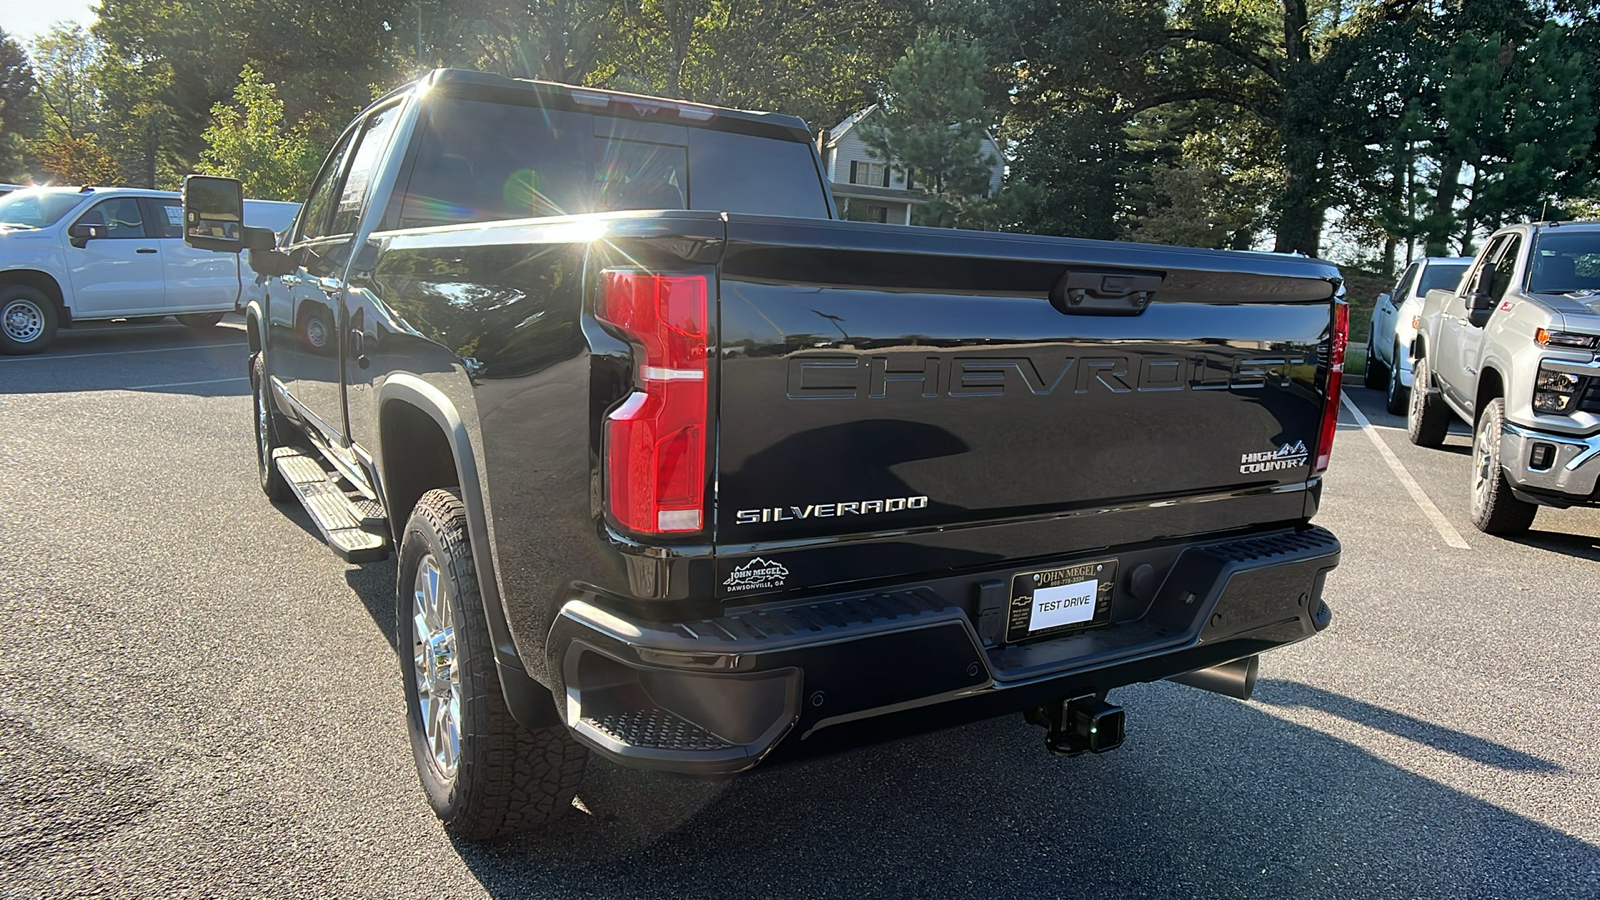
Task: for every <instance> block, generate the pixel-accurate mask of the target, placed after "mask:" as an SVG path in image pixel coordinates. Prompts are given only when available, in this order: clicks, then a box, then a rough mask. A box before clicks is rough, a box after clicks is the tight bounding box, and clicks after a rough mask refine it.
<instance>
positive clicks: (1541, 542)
mask: <svg viewBox="0 0 1600 900" xmlns="http://www.w3.org/2000/svg"><path fill="white" fill-rule="evenodd" d="M1505 540H1508V541H1512V542H1514V543H1518V544H1522V545H1523V546H1525V547H1534V548H1536V549H1539V550H1548V551H1550V552H1551V553H1560V554H1563V555H1565V556H1575V557H1578V558H1579V559H1590V560H1594V561H1596V562H1600V537H1595V536H1593V535H1588V534H1562V533H1559V532H1554V531H1528V532H1524V533H1523V534H1512V535H1506V536H1505Z"/></svg>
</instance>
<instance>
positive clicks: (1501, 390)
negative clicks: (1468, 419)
mask: <svg viewBox="0 0 1600 900" xmlns="http://www.w3.org/2000/svg"><path fill="white" fill-rule="evenodd" d="M1505 395H1506V380H1505V375H1504V374H1503V373H1502V372H1501V371H1500V368H1499V366H1495V365H1486V366H1484V367H1483V369H1482V371H1480V372H1479V373H1478V389H1477V391H1476V392H1475V393H1474V394H1473V397H1472V422H1473V424H1474V425H1476V424H1477V422H1478V417H1479V416H1481V415H1483V408H1484V407H1485V406H1487V405H1488V403H1489V401H1490V400H1493V399H1495V398H1496V397H1504V396H1505Z"/></svg>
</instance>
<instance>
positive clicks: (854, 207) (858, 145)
mask: <svg viewBox="0 0 1600 900" xmlns="http://www.w3.org/2000/svg"><path fill="white" fill-rule="evenodd" d="M877 112H878V106H877V104H873V105H872V106H869V107H867V108H866V109H863V110H860V111H859V112H855V113H852V114H851V115H850V116H848V117H847V118H845V120H844V121H843V122H840V123H839V124H837V125H835V126H833V127H832V128H830V129H828V131H827V132H826V133H825V134H823V135H822V147H821V148H820V149H821V151H822V165H823V170H824V171H825V172H826V173H827V176H828V181H829V182H831V186H832V188H833V198H834V202H835V203H837V204H838V206H839V215H840V216H841V217H843V218H846V219H852V220H854V221H857V222H883V223H886V224H891V225H910V224H911V208H912V207H913V206H918V205H920V204H923V203H926V202H928V196H927V195H926V194H924V193H923V192H922V191H920V190H918V189H917V187H916V185H915V184H914V183H908V181H907V179H906V173H905V172H903V171H900V170H897V169H896V168H895V166H894V165H893V162H894V161H893V160H883V159H878V158H876V157H874V156H873V153H872V151H871V150H870V149H868V147H867V143H866V141H865V140H864V138H865V135H864V133H863V131H862V129H861V127H860V126H861V123H862V122H864V121H866V120H867V119H868V118H870V117H871V116H873V115H875V114H876V113H877ZM983 149H984V151H985V152H987V153H988V154H989V156H990V158H991V159H993V160H994V165H993V169H994V171H993V172H992V173H991V175H990V177H989V194H990V195H991V196H992V195H993V194H995V193H997V192H998V191H999V190H1000V182H1001V179H1003V178H1004V177H1005V161H1004V160H1005V156H1004V155H1003V154H1002V153H1001V152H1000V145H999V144H997V143H996V142H995V139H994V137H993V136H992V135H989V134H985V135H984V136H983Z"/></svg>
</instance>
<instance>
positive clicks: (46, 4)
mask: <svg viewBox="0 0 1600 900" xmlns="http://www.w3.org/2000/svg"><path fill="white" fill-rule="evenodd" d="M94 5H96V0H0V28H4V29H5V31H6V34H9V35H11V36H12V37H14V38H16V39H17V40H18V41H21V42H22V43H23V44H24V45H26V44H27V43H28V42H29V41H31V40H33V39H34V38H36V37H38V36H39V35H41V34H44V33H45V32H46V31H49V30H50V26H52V25H54V24H55V23H57V22H77V23H78V24H80V25H88V24H90V23H91V22H93V21H94V13H93V12H90V10H89V7H91V6H94Z"/></svg>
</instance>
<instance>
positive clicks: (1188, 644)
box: [547, 528, 1339, 774]
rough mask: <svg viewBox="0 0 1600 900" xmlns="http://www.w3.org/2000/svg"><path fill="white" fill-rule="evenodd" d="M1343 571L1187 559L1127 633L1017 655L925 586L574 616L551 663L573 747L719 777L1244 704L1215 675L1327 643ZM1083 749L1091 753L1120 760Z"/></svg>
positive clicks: (1248, 673)
mask: <svg viewBox="0 0 1600 900" xmlns="http://www.w3.org/2000/svg"><path fill="white" fill-rule="evenodd" d="M1338 559H1339V543H1338V541H1337V540H1336V539H1334V537H1333V536H1332V535H1331V534H1329V533H1328V532H1326V531H1323V530H1321V529H1316V528H1313V529H1308V530H1301V531H1289V530H1285V531H1283V532H1277V533H1273V534H1269V535H1265V536H1260V535H1258V536H1254V537H1251V538H1246V539H1240V540H1234V541H1226V542H1213V543H1210V544H1206V545H1202V546H1196V547H1190V548H1187V549H1185V550H1183V551H1182V552H1181V553H1180V554H1179V555H1178V558H1177V560H1176V562H1175V563H1174V564H1173V565H1171V567H1170V569H1169V570H1168V572H1167V575H1166V577H1165V580H1164V583H1162V585H1161V588H1160V590H1159V591H1157V592H1156V593H1155V596H1154V598H1153V599H1152V600H1151V602H1150V603H1149V604H1148V607H1147V608H1146V609H1145V610H1144V611H1143V614H1142V615H1139V616H1138V617H1137V618H1130V619H1126V620H1122V621H1113V622H1112V623H1111V624H1109V625H1106V626H1102V627H1100V628H1098V629H1095V630H1093V631H1087V632H1083V633H1079V634H1073V635H1068V636H1066V637H1062V638H1054V637H1046V638H1043V639H1039V640H1035V641H1030V642H1028V643H1025V644H1016V645H1001V646H996V647H985V646H984V642H983V641H982V640H981V639H980V638H979V635H978V632H977V630H976V629H975V627H974V622H976V621H979V616H978V610H977V609H976V606H975V605H974V604H973V603H970V602H967V601H965V600H963V599H961V598H955V597H950V596H946V594H947V593H950V592H949V591H946V592H944V593H941V592H940V591H938V590H935V589H933V588H932V587H929V586H925V585H922V586H917V587H912V588H908V589H904V590H896V591H886V592H875V593H870V594H858V595H849V596H841V597H832V598H827V599H823V600H813V601H808V602H802V603H795V602H790V603H787V604H772V605H765V606H758V607H749V608H746V609H743V610H740V611H737V612H732V613H729V614H727V615H723V616H717V617H713V618H706V619H698V620H693V621H682V622H656V621H648V620H644V619H638V618H634V617H631V616H626V615H622V614H619V613H618V612H617V611H615V610H614V609H612V608H609V606H608V605H603V604H604V601H603V600H601V599H599V598H593V597H589V598H585V599H575V600H571V601H569V602H568V603H567V604H566V605H565V606H564V607H563V608H562V611H561V614H560V616H559V617H558V618H557V620H556V623H555V625H554V626H553V627H552V629H551V632H550V641H549V644H548V647H547V650H548V653H549V655H550V660H551V663H552V665H551V669H550V671H551V672H552V673H555V674H556V675H557V676H558V678H559V681H560V683H559V684H558V685H556V693H557V698H558V701H564V704H565V706H564V708H565V717H566V722H567V725H568V726H569V727H570V728H571V729H572V730H573V733H574V734H575V735H576V736H577V737H578V739H579V740H581V741H582V742H584V743H585V744H587V745H588V746H590V747H591V748H593V749H594V750H596V751H598V752H599V753H601V754H602V755H606V756H609V757H611V758H613V759H617V760H619V761H626V762H627V763H628V764H630V765H633V766H642V767H652V768H659V769H666V770H670V771H678V772H686V773H696V774H725V773H732V772H738V771H742V770H744V769H748V768H750V767H752V766H754V765H755V764H757V763H758V762H760V761H761V760H762V759H764V758H767V757H768V756H769V755H771V754H773V752H774V751H776V750H778V749H779V748H780V747H781V748H783V749H782V753H781V755H785V756H787V755H790V753H791V752H792V753H795V754H803V753H806V752H808V751H807V749H806V748H807V746H808V744H809V745H818V746H820V745H824V744H827V743H829V742H828V741H824V740H814V738H817V737H818V736H819V735H821V734H831V733H832V732H834V731H836V730H837V731H840V732H844V731H848V730H851V729H854V728H858V727H867V726H871V727H874V728H876V726H880V725H884V724H885V723H887V722H891V721H894V720H897V719H905V720H908V721H909V720H910V719H913V718H918V717H920V716H922V715H923V714H925V713H930V712H932V711H935V710H937V711H939V712H938V715H937V716H934V717H935V718H938V717H943V723H944V724H949V723H952V722H959V721H970V720H975V719H980V718H986V717H990V716H995V715H1000V714H1004V713H1012V712H1019V711H1023V710H1027V709H1032V708H1037V707H1040V706H1042V705H1046V704H1051V703H1054V702H1057V701H1059V700H1060V698H1063V697H1067V698H1082V697H1100V698H1103V697H1104V696H1105V694H1106V692H1107V691H1109V690H1111V689H1113V688H1116V687H1121V686H1123V685H1128V684H1134V683H1137V682H1145V681H1155V680H1159V679H1164V678H1172V677H1174V676H1179V678H1180V679H1181V680H1183V681H1185V682H1186V683H1190V684H1194V683H1196V681H1204V682H1205V683H1204V684H1201V685H1199V686H1201V687H1207V688H1209V689H1212V690H1218V689H1222V691H1223V692H1224V693H1231V694H1233V695H1234V696H1239V695H1241V694H1243V695H1247V694H1248V690H1249V686H1250V685H1249V683H1250V682H1253V681H1254V674H1255V671H1256V669H1255V665H1254V664H1253V663H1251V662H1242V663H1238V664H1234V665H1226V664H1229V663H1233V662H1234V661H1235V660H1243V659H1246V658H1248V657H1253V656H1254V655H1255V654H1257V653H1260V652H1263V651H1265V650H1270V649H1272V648H1274V647H1278V646H1282V645H1284V644H1289V643H1293V642H1295V641H1298V640H1301V639H1304V638H1307V637H1310V636H1311V635H1313V634H1315V633H1316V632H1317V631H1320V630H1321V629H1322V628H1325V627H1326V626H1327V624H1328V618H1329V616H1330V615H1331V613H1330V612H1329V611H1328V608H1327V606H1326V604H1324V603H1323V602H1322V599H1321V589H1322V583H1323V580H1324V578H1325V576H1326V574H1327V572H1328V571H1329V570H1331V569H1332V568H1333V567H1334V566H1335V565H1337V563H1338ZM978 577H979V578H982V577H983V576H978ZM940 584H941V586H942V583H940ZM969 607H972V608H970V609H969ZM1213 667H1220V668H1218V669H1217V670H1216V671H1209V670H1212V669H1213ZM1186 673H1187V674H1186ZM1108 708H1109V707H1108ZM902 713H903V714H905V715H904V716H902V715H901V714H902ZM1063 721H1065V720H1063ZM1109 721H1110V720H1108V722H1109ZM1117 721H1118V722H1120V717H1119V718H1117ZM1063 728H1064V726H1063ZM1057 730H1058V731H1060V730H1061V729H1057ZM880 731H882V733H885V734H886V735H887V734H891V733H893V729H892V728H888V729H880ZM1065 733H1066V732H1065V731H1062V734H1065ZM1094 734H1096V735H1098V737H1096V738H1095V741H1094V742H1093V743H1091V744H1087V745H1086V748H1087V749H1089V750H1096V749H1109V748H1110V747H1111V746H1114V743H1115V742H1113V741H1111V740H1110V733H1109V731H1096V732H1094ZM1060 743H1061V747H1062V748H1063V752H1066V751H1069V750H1072V749H1074V748H1075V747H1076V744H1071V745H1070V746H1069V744H1070V743H1071V742H1070V741H1068V740H1067V738H1065V737H1062V738H1061V741H1060Z"/></svg>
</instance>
